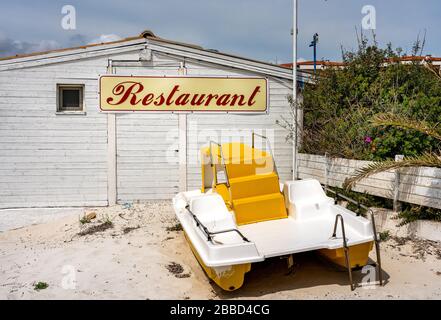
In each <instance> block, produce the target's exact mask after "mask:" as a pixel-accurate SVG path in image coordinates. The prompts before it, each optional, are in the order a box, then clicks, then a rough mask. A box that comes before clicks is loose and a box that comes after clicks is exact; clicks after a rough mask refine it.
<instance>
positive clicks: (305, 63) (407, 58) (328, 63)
mask: <svg viewBox="0 0 441 320" xmlns="http://www.w3.org/2000/svg"><path fill="white" fill-rule="evenodd" d="M423 60H426V61H437V62H438V61H440V62H441V57H432V56H430V55H427V56H402V57H400V58H392V59H387V60H386V62H393V61H403V62H404V61H423ZM297 65H298V66H312V65H314V61H299V62H297ZM316 65H318V66H331V67H343V66H344V65H345V63H344V62H340V61H323V60H319V61H317V62H316ZM280 66H281V67H285V68H290V69H292V63H282V64H281V65H280Z"/></svg>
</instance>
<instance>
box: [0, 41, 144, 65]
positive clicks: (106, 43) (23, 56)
mask: <svg viewBox="0 0 441 320" xmlns="http://www.w3.org/2000/svg"><path fill="white" fill-rule="evenodd" d="M142 38H143V37H141V36H137V37H128V38H124V39H121V40H116V41H110V42H101V43H91V44H87V45H84V46H78V47H69V48H60V49H55V50H48V51H39V52H32V53H25V54H17V55H14V56H8V57H3V58H1V57H0V61H4V60H12V59H20V58H27V57H34V56H39V55H45V54H48V53H56V52H65V51H69V50H78V49H87V48H92V47H97V46H102V45H109V44H117V43H121V42H127V41H132V40H137V39H142Z"/></svg>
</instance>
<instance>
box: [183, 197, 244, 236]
mask: <svg viewBox="0 0 441 320" xmlns="http://www.w3.org/2000/svg"><path fill="white" fill-rule="evenodd" d="M190 210H191V211H192V212H193V213H194V214H195V215H196V216H197V217H198V219H199V221H200V222H201V223H202V224H203V225H204V226H206V227H207V229H208V230H209V231H210V232H216V231H221V230H226V229H236V223H235V222H234V218H233V215H232V214H231V213H230V212H229V211H228V209H227V207H226V206H225V202H224V200H223V199H222V197H221V196H220V195H218V194H210V195H207V194H204V195H201V196H198V197H195V198H192V199H191V201H190Z"/></svg>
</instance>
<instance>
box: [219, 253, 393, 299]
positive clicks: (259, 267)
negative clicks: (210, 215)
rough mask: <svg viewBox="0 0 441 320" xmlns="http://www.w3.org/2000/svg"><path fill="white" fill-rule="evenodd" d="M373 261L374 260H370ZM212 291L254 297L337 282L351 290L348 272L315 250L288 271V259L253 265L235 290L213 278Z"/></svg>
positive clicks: (356, 274) (356, 276)
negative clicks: (225, 287) (219, 285)
mask: <svg viewBox="0 0 441 320" xmlns="http://www.w3.org/2000/svg"><path fill="white" fill-rule="evenodd" d="M369 264H374V261H372V260H371V261H369ZM382 275H383V285H385V284H387V282H388V279H389V275H388V274H387V273H386V272H385V271H384V270H382ZM352 276H353V281H354V285H355V286H356V290H357V288H359V287H361V284H362V281H363V278H364V277H365V276H366V274H363V273H362V272H361V270H353V272H352ZM210 282H211V285H212V287H213V290H214V291H215V292H216V294H217V295H218V296H219V297H220V298H221V299H233V298H239V297H242V298H255V297H260V296H264V295H267V294H271V293H275V292H282V291H287V290H295V289H302V288H312V287H316V286H324V285H330V284H337V285H340V286H345V287H347V290H348V292H350V290H351V289H350V287H349V279H348V272H347V270H346V269H344V268H341V267H338V266H336V265H334V264H332V263H330V262H328V261H326V260H324V259H321V258H319V256H318V254H316V253H314V252H306V253H301V254H296V255H294V268H293V271H292V272H289V270H288V267H287V262H286V259H281V258H272V259H267V260H265V261H263V262H260V263H255V264H253V265H252V268H251V271H250V272H248V273H247V274H246V275H245V281H244V284H243V286H242V287H241V288H240V289H238V290H236V291H232V292H228V291H223V290H222V289H220V288H219V287H218V286H217V285H216V284H215V283H214V282H212V281H210Z"/></svg>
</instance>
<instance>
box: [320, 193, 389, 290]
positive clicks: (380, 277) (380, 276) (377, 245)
mask: <svg viewBox="0 0 441 320" xmlns="http://www.w3.org/2000/svg"><path fill="white" fill-rule="evenodd" d="M324 189H325V191H329V192H331V193H333V194H334V196H335V197H334V202H335V203H336V204H337V201H338V198H341V199H344V200H346V201H349V202H351V203H352V204H355V205H356V206H357V208H358V211H357V213H356V214H357V216H360V214H361V213H360V210H361V209H364V210H366V213H367V214H369V215H370V218H371V223H372V231H373V234H374V243H375V252H376V256H377V262H376V265H377V269H378V270H377V271H378V280H379V282H380V286H382V285H383V273H382V269H381V254H380V240H379V239H378V233H377V226H376V225H375V215H374V212H373V211H372V209H371V208H369V207H368V206H365V205H364V204H362V203H360V202H359V201H357V200H354V199H352V198H349V197H348V196H345V195H344V194H341V193H339V192H337V191H334V190H332V189H330V188H328V187H327V186H324ZM338 216H339V215H337V216H336V221H335V225H334V233H333V236H335V232H336V226H337V219H338ZM341 221H342V230H344V226H343V217H342V218H341ZM343 232H344V231H343ZM343 238H344V241H346V239H345V237H344V235H343ZM348 253H349V252H348ZM350 277H351V290H353V289H352V275H351V276H350Z"/></svg>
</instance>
